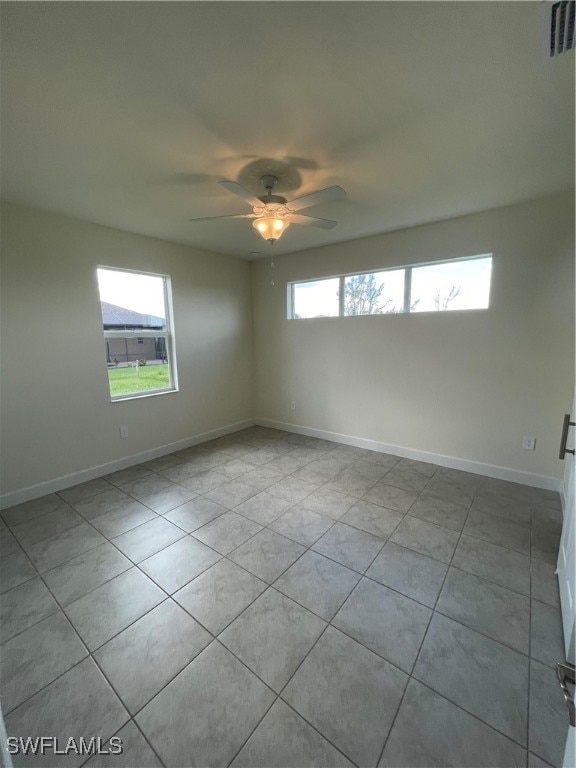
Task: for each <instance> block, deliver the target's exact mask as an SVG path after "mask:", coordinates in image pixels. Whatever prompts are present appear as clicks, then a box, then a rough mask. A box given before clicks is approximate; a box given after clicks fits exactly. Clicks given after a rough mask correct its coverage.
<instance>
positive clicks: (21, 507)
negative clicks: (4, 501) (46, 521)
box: [0, 493, 66, 525]
mask: <svg viewBox="0 0 576 768" xmlns="http://www.w3.org/2000/svg"><path fill="white" fill-rule="evenodd" d="M63 506H66V503H65V502H64V501H63V500H62V499H61V498H60V496H57V495H56V494H55V493H51V494H49V495H48V496H41V497H40V498H39V499H32V501H25V502H23V503H22V504H16V506H14V507H8V509H3V510H2V511H1V512H0V515H2V518H3V519H4V520H5V521H6V522H7V523H8V525H18V524H19V523H27V522H28V521H29V520H34V518H36V517H40V515H46V514H48V512H53V511H54V510H55V509H57V508H58V507H63Z"/></svg>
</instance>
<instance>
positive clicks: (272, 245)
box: [270, 241, 275, 288]
mask: <svg viewBox="0 0 576 768" xmlns="http://www.w3.org/2000/svg"><path fill="white" fill-rule="evenodd" d="M273 248H274V241H272V242H271V243H270V285H271V286H272V288H274V286H275V282H274V250H273Z"/></svg>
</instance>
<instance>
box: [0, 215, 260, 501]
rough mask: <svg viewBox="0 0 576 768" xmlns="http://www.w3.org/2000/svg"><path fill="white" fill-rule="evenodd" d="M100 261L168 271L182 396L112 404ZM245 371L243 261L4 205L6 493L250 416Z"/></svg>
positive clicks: (249, 367)
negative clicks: (125, 431) (124, 433)
mask: <svg viewBox="0 0 576 768" xmlns="http://www.w3.org/2000/svg"><path fill="white" fill-rule="evenodd" d="M99 264H102V265H105V266H111V267H125V268H128V269H135V270H142V271H150V272H158V273H165V274H168V275H170V276H171V278H172V292H173V305H174V319H175V332H176V349H177V364H178V378H179V385H180V390H179V392H177V393H170V394H165V395H159V396H155V397H149V398H144V399H137V400H132V401H124V402H120V403H111V402H110V397H109V390H108V381H107V367H106V363H105V353H104V340H103V336H102V320H101V316H100V306H99V297H98V287H97V281H96V266H97V265H99ZM252 371H253V359H252V315H251V287H250V268H249V265H248V264H246V263H245V262H242V261H239V260H234V259H231V258H228V257H225V256H219V255H216V254H212V253H205V252H201V251H197V250H194V249H192V248H188V247H184V246H178V245H174V244H170V243H166V242H162V241H159V240H154V239H151V238H145V237H139V236H136V235H131V234H128V233H124V232H120V231H117V230H113V229H108V228H106V227H100V226H97V225H93V224H89V223H87V222H83V221H79V220H74V219H69V218H65V217H62V216H55V215H51V214H48V213H43V212H40V211H36V210H32V209H28V208H24V207H21V206H15V205H10V204H5V205H3V210H2V391H1V395H2V493H3V494H9V493H10V492H13V491H16V490H18V489H22V488H26V487H28V486H32V485H35V484H37V483H42V482H44V481H48V480H53V479H55V478H59V477H62V476H65V475H68V474H71V473H75V472H78V471H81V470H84V469H86V468H89V467H94V466H97V465H101V464H106V463H108V462H113V461H115V460H120V459H122V458H123V457H127V456H131V455H133V454H136V453H139V452H141V451H146V450H149V449H152V448H157V447H159V446H162V445H166V444H170V443H173V442H176V441H178V440H184V439H186V438H189V437H191V436H194V435H197V434H199V433H203V432H207V431H210V430H214V429H217V428H220V427H224V426H226V425H229V424H234V423H236V422H239V421H242V420H245V419H249V418H250V417H251V416H252V415H253V398H252V395H253V379H252ZM121 424H125V425H127V426H128V428H129V437H128V439H124V440H120V435H119V426H120V425H121Z"/></svg>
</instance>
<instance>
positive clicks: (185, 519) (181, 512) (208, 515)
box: [164, 496, 228, 533]
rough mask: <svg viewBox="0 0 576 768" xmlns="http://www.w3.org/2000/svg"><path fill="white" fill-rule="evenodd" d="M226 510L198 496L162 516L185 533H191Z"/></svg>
mask: <svg viewBox="0 0 576 768" xmlns="http://www.w3.org/2000/svg"><path fill="white" fill-rule="evenodd" d="M227 511H228V510H227V509H226V507H223V506H221V505H220V504H216V503H215V502H214V501H210V500H209V499H206V498H204V496H198V497H197V498H195V499H192V500H191V501H187V502H186V503H185V504H182V505H181V506H179V507H176V508H175V509H172V510H171V511H170V512H167V513H166V514H165V515H164V517H165V518H166V520H170V522H171V523H174V525H177V526H178V527H179V528H182V530H183V531H186V533H192V531H195V530H196V529H197V528H201V527H202V526H203V525H206V523H209V522H210V521H211V520H215V519H216V518H217V517H220V515H223V514H224V513H225V512H227Z"/></svg>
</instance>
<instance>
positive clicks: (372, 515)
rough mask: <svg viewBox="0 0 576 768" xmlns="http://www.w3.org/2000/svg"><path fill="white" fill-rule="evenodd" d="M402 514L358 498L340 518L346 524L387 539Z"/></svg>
mask: <svg viewBox="0 0 576 768" xmlns="http://www.w3.org/2000/svg"><path fill="white" fill-rule="evenodd" d="M403 517H404V514H403V513H402V512H397V511H395V510H393V509H386V508H385V507H380V506H378V505H377V504H371V503H370V502H369V501H365V500H364V499H360V501H357V502H356V504H354V506H353V507H350V509H349V510H348V512H346V514H344V515H343V516H342V517H341V518H340V520H341V522H343V523H346V525H351V526H353V527H354V528H359V529H360V530H361V531H366V533H371V534H372V535H373V536H378V537H379V538H381V539H387V538H388V537H389V536H390V535H391V534H392V533H393V532H394V530H395V528H396V526H397V525H398V523H400V522H401V520H402V518H403Z"/></svg>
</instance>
